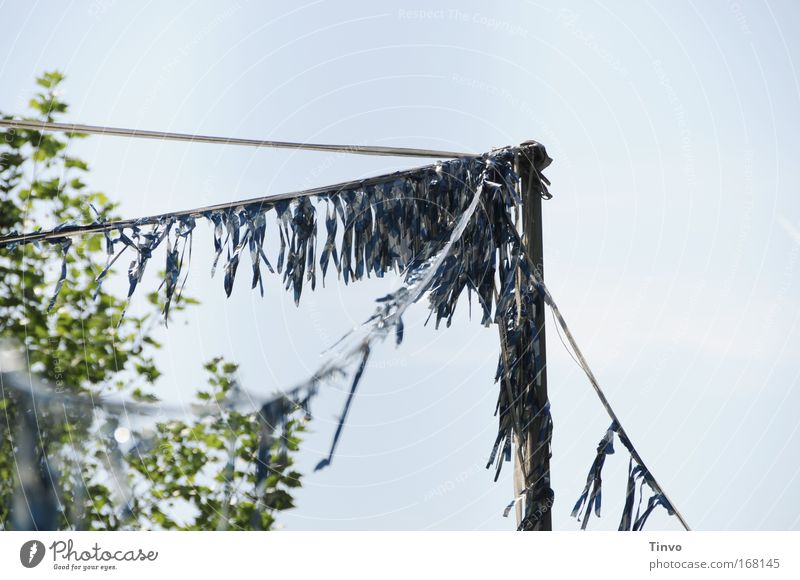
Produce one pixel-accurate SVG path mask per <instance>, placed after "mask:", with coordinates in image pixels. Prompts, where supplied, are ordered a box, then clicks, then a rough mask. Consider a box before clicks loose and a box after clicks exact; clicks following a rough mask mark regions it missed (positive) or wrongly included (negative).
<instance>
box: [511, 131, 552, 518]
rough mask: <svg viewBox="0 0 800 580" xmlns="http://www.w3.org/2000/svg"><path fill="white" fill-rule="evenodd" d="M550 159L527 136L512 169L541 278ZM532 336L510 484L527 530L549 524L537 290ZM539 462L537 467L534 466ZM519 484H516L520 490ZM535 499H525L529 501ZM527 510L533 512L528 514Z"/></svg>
mask: <svg viewBox="0 0 800 580" xmlns="http://www.w3.org/2000/svg"><path fill="white" fill-rule="evenodd" d="M549 163H550V158H549V157H548V156H547V153H546V152H545V149H544V147H543V146H542V145H540V144H539V143H536V142H535V141H527V142H525V143H523V144H522V145H521V148H520V155H519V157H518V165H517V170H518V171H519V175H520V178H521V180H522V200H523V216H522V224H523V236H522V243H523V250H524V251H525V253H526V254H527V256H528V259H529V260H530V263H531V264H533V267H534V268H535V269H536V271H537V272H538V273H539V276H540V277H541V279H542V280H544V252H543V245H542V193H543V185H542V182H541V179H540V173H539V172H540V171H541V170H542V169H544V168H545V167H546V166H547V165H548V164H549ZM535 309H536V337H538V347H539V352H538V353H537V354H538V357H537V358H538V359H539V369H537V372H536V375H535V379H534V383H533V385H526V386H525V390H526V391H529V390H530V389H531V388H532V389H533V393H531V396H530V397H528V396H526V397H524V400H525V403H524V404H525V405H526V406H527V407H528V408H527V409H525V412H524V416H527V417H532V419H533V420H532V421H531V422H530V425H529V427H528V429H527V432H526V434H525V435H526V436H525V437H524V441H523V442H522V444H523V445H524V447H525V449H524V456H525V459H526V462H525V463H526V464H527V466H528V473H525V470H524V469H523V467H524V466H522V465H520V462H519V460H518V459H517V455H516V454H515V465H514V482H515V488H517V487H518V486H519V484H520V483H522V482H524V489H526V490H528V491H527V493H526V498H525V504H526V505H524V506H523V502H519V503H518V504H517V507H518V509H517V524H518V526H519V525H520V524H521V523H523V522H527V523H525V525H523V526H522V529H525V530H531V531H550V530H552V529H553V523H552V517H551V508H552V506H553V495H552V491H551V488H550V441H549V438H548V439H547V440H546V441H545V442H544V443H542V442H540V433H542V432H543V430H544V429H546V427H547V426H546V425H545V422H549V421H550V413H549V403H548V397H547V343H546V340H545V304H544V299H543V297H542V296H540V295H538V294H537V295H536V299H535ZM534 338H535V337H531V345H530V346H531V348H534ZM536 466H542V469H541V470H539V469H536ZM520 492H521V490H517V489H515V493H517V494H519V493H520ZM529 501H530V502H534V501H535V505H527V504H528V502H529ZM531 510H535V511H536V512H537V513H535V514H534V516H533V518H531V513H529V512H530V511H531Z"/></svg>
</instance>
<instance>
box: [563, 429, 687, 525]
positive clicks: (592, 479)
mask: <svg viewBox="0 0 800 580" xmlns="http://www.w3.org/2000/svg"><path fill="white" fill-rule="evenodd" d="M615 433H616V434H617V435H619V440H620V442H621V443H622V444H623V445H624V446H625V448H626V449H627V450H628V451H629V452H630V454H631V458H630V460H629V462H628V485H627V492H626V495H625V506H624V508H623V510H622V519H621V520H620V523H619V530H620V531H635V532H636V531H641V530H642V529H643V528H644V525H645V523H646V522H647V518H649V517H650V514H651V513H653V510H654V509H655V508H656V507H658V506H659V505H661V506H664V508H665V509H666V510H667V513H668V514H669V515H674V514H675V511H674V510H673V508H672V506H671V505H670V503H669V500H668V499H667V498H666V496H665V495H664V493H663V492H662V491H661V488H660V486H659V485H658V483H657V482H656V481H655V479H654V478H653V476H652V475H651V474H650V472H649V471H648V470H647V468H646V467H645V466H644V465H642V464H640V463H639V462H638V460H637V459H635V458H636V457H637V456H638V454H637V453H636V451H635V450H634V448H633V445H632V444H631V442H630V440H629V439H628V437H627V435H625V432H624V431H623V430H622V429H621V428H620V426H619V423H617V422H616V421H614V422H612V423H611V426H610V427H609V428H608V430H607V431H606V434H605V435H604V436H603V439H602V440H601V441H600V444H599V445H598V446H597V456H596V457H595V460H594V462H593V463H592V467H591V468H590V469H589V475H588V477H587V478H586V487H585V488H584V489H583V493H582V494H581V496H580V498H578V501H577V503H576V504H575V507H574V508H573V510H572V517H576V518H578V519H580V518H581V512H582V514H583V515H582V517H583V523H582V524H581V529H582V530H585V529H586V525H587V523H588V522H589V516H590V515H591V512H592V508H594V512H595V515H596V516H597V517H600V499H601V487H602V478H601V472H602V470H603V464H604V463H605V459H606V455H611V454H612V453H614V445H613V443H614V434H615ZM637 482H638V490H637ZM645 484H647V486H648V487H649V488H650V489H651V491H652V492H653V495H652V496H651V497H650V499H649V500H648V502H647V507H646V508H645V510H644V512H641V507H642V499H643V497H644V493H643V488H644V485H645ZM637 495H638V496H639V503H638V507H637V508H636V515H635V516H634V514H633V506H634V503H636V496H637ZM587 499H588V501H587Z"/></svg>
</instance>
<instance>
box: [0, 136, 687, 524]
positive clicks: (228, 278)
mask: <svg viewBox="0 0 800 580" xmlns="http://www.w3.org/2000/svg"><path fill="white" fill-rule="evenodd" d="M536 147H538V148H539V149H538V151H539V153H540V154H539V155H538V159H540V160H549V158H548V157H547V155H546V153H545V152H544V148H543V147H542V146H541V145H539V144H536ZM519 155H520V149H518V148H513V147H506V148H501V149H496V150H493V151H491V152H489V153H486V154H483V155H479V156H474V157H463V158H458V159H453V160H450V161H444V162H439V163H436V164H433V165H429V166H426V167H422V168H418V169H414V170H408V171H403V172H398V173H395V174H391V175H384V176H378V177H375V178H370V179H365V180H358V181H351V182H346V183H342V184H337V185H334V186H329V187H323V188H315V189H311V190H304V191H301V192H294V193H291V194H282V195H278V196H267V197H261V198H255V199H251V200H244V201H240V202H232V203H226V204H220V205H216V206H208V207H204V208H198V209H193V210H186V211H181V212H173V213H167V214H161V215H156V216H150V217H146V218H140V219H137V220H121V221H115V222H103V221H102V220H100V219H98V220H96V221H95V222H94V223H91V224H83V225H79V224H61V225H59V226H57V227H55V228H53V229H52V230H47V231H37V232H33V233H28V234H19V233H10V234H7V235H5V236H1V237H0V247H6V248H8V249H10V248H13V247H15V246H16V245H18V244H26V243H36V244H40V243H43V242H44V243H48V244H50V245H53V246H55V247H57V248H58V250H59V252H60V253H61V256H62V270H61V276H60V277H59V279H58V281H57V282H56V288H55V292H54V295H53V297H52V299H51V301H50V305H49V306H50V308H52V307H53V306H54V305H55V304H56V303H57V300H58V294H59V290H60V289H61V287H62V286H63V284H64V283H65V280H66V265H67V261H68V259H69V255H70V250H71V247H72V239H73V238H74V237H75V236H79V235H86V234H102V235H103V236H104V238H105V242H106V243H105V246H106V254H107V263H106V265H105V267H104V268H103V270H102V271H101V273H100V274H99V275H98V277H97V284H98V285H99V284H101V283H102V282H103V280H104V279H105V277H106V276H107V274H108V272H110V271H111V268H112V266H113V265H114V264H115V263H116V262H117V261H118V260H119V259H120V257H122V256H123V254H126V255H128V256H129V257H130V259H131V261H130V265H129V267H128V282H129V289H128V298H129V299H130V298H131V297H132V296H133V295H134V293H135V291H136V290H137V288H138V287H139V285H140V282H141V281H142V278H143V275H144V272H145V269H146V267H147V265H148V264H149V262H150V260H151V259H152V258H153V256H154V255H155V252H156V250H157V249H158V248H159V247H165V251H164V255H165V259H164V270H165V275H164V278H163V280H162V282H161V286H160V287H161V288H162V289H163V293H164V304H165V305H164V312H163V313H164V315H165V318H166V317H167V315H168V313H169V308H170V304H171V303H172V301H173V300H178V299H180V295H181V291H182V288H183V287H184V285H185V284H186V280H187V277H188V270H189V265H190V263H191V251H192V250H191V248H192V236H193V232H194V230H195V228H196V225H197V223H198V221H199V220H205V221H207V222H208V223H210V224H211V225H212V227H213V244H214V254H215V256H214V259H213V263H212V266H211V274H212V276H213V275H214V274H215V272H216V271H217V269H221V270H222V271H223V288H224V291H225V293H226V295H227V296H230V294H231V291H232V289H233V284H234V281H235V278H236V274H237V272H238V270H239V267H240V265H241V262H242V259H243V257H244V256H249V261H250V273H251V275H250V286H251V288H253V289H255V288H256V287H258V288H259V291H260V292H261V294H262V295H263V293H264V287H263V275H264V274H263V272H262V267H263V268H264V269H266V271H268V272H270V273H271V274H275V275H279V276H281V278H282V282H283V285H284V287H285V288H286V290H287V291H290V292H292V294H293V297H294V300H295V303H299V301H300V298H301V296H302V291H303V288H304V286H308V285H310V287H311V290H314V289H315V287H316V284H317V282H321V283H323V284H324V282H325V278H326V275H327V273H328V270H329V269H330V268H331V265H332V266H333V269H335V270H336V273H337V276H338V277H339V278H340V279H343V280H344V282H345V284H349V283H350V282H352V281H357V280H362V279H364V278H368V277H370V276H372V275H374V276H376V277H383V276H384V275H386V274H387V273H391V272H394V273H396V274H399V275H401V276H403V278H404V281H405V284H404V285H403V286H402V287H401V288H400V289H399V290H398V291H396V292H394V293H392V294H390V295H388V296H385V297H383V298H381V299H379V300H378V307H377V310H376V313H375V314H374V315H373V316H372V317H371V318H370V319H369V320H368V321H367V322H366V323H365V324H364V325H363V326H361V327H359V328H358V329H356V330H355V331H353V332H351V333H349V334H348V335H347V336H346V340H343V341H341V342H340V343H338V344H337V345H336V347H335V348H334V352H335V356H332V357H331V359H330V360H329V361H328V362H327V363H325V364H323V366H322V367H321V368H320V369H319V370H318V371H317V373H315V374H314V376H313V377H312V378H311V379H310V380H309V381H308V383H307V384H306V385H305V386H304V389H302V390H301V391H302V393H304V396H305V399H304V401H303V402H299V401H297V400H292V398H291V397H285V396H283V397H278V398H275V399H272V400H270V401H268V402H266V403H264V404H263V405H262V411H261V415H262V417H264V419H265V425H267V427H265V428H264V429H263V431H262V439H263V445H261V447H262V448H263V449H264V450H268V449H269V447H270V446H271V441H272V439H271V437H273V435H272V429H271V428H270V426H274V425H277V424H279V423H280V422H281V420H282V417H285V416H286V415H287V414H288V413H290V412H293V411H294V410H296V409H297V408H298V406H300V407H303V406H306V405H307V402H308V400H309V399H310V398H311V397H312V396H313V395H314V394H315V393H316V387H317V385H318V384H319V382H320V381H321V380H323V379H327V378H330V377H332V376H342V375H351V377H352V378H351V381H352V382H351V387H350V392H349V394H348V398H347V402H346V404H345V407H344V409H343V412H342V415H341V417H340V421H339V425H338V427H337V430H336V433H335V435H334V437H333V441H332V444H331V449H330V452H329V455H328V457H326V458H324V459H323V460H322V461H320V462H319V464H318V465H317V469H321V468H323V467H325V466H327V465H330V463H331V461H332V459H333V456H334V453H335V449H336V445H337V443H338V440H339V437H340V435H341V431H342V428H343V425H344V423H345V421H346V417H347V414H348V411H349V409H350V405H351V403H352V400H353V397H354V395H355V392H356V389H357V386H358V384H359V381H360V380H361V378H362V376H363V373H364V370H365V368H366V363H367V361H368V358H369V356H370V353H371V352H372V346H373V343H374V342H375V341H376V340H382V339H384V338H385V337H386V336H388V335H389V334H394V336H395V338H396V341H397V343H398V344H399V343H400V342H401V341H402V339H403V333H404V330H403V321H402V316H403V313H404V312H405V310H406V309H407V308H408V307H409V306H410V305H411V304H412V303H414V302H417V301H418V300H419V299H420V298H421V297H422V296H423V295H424V294H426V293H427V295H428V300H429V308H430V316H429V319H430V318H433V319H434V321H435V325H436V327H437V328H438V327H439V325H440V323H441V322H442V321H444V322H445V324H446V325H447V326H449V325H450V323H451V321H452V318H453V315H454V313H455V310H456V307H457V303H458V301H459V298H461V297H462V296H463V295H465V294H466V296H467V298H468V302H469V305H470V311H471V305H472V297H473V295H474V296H475V297H476V301H477V303H478V307H479V311H480V313H481V323H482V324H483V325H484V326H489V325H491V324H496V325H498V326H499V327H500V328H501V336H502V342H503V345H502V346H503V348H502V349H501V355H500V357H499V361H498V368H497V374H496V377H495V379H496V382H498V383H499V384H500V389H499V395H498V403H497V410H496V414H497V415H498V434H497V437H496V439H495V442H494V445H493V447H492V450H491V453H490V456H489V462H488V464H487V467H489V466H491V465H492V464H493V463H495V464H496V474H495V479H497V477H498V476H499V474H500V470H501V467H502V464H503V463H504V462H505V461H509V460H510V459H511V450H512V442H514V440H515V439H516V444H517V447H518V448H522V449H526V448H528V446H527V438H528V437H534V438H535V439H536V441H535V443H536V444H537V445H541V446H545V447H546V448H547V449H548V450H549V445H550V440H551V437H552V421H551V420H550V406H549V403H548V404H546V405H545V406H544V407H543V408H535V407H534V408H533V410H532V411H531V405H530V404H529V403H530V402H529V401H527V400H524V397H525V396H530V395H531V394H532V395H534V396H535V394H536V392H535V388H536V387H535V381H533V383H534V386H533V392H531V391H530V390H528V391H525V392H523V391H521V390H520V385H530V384H531V383H532V381H531V374H533V376H535V373H537V372H539V371H540V370H541V368H542V365H541V359H540V355H539V353H540V349H539V344H538V340H539V338H538V332H537V328H538V326H537V322H539V319H538V317H542V316H544V313H543V312H537V309H536V306H535V303H536V299H537V298H538V297H544V300H545V302H546V303H547V304H548V305H549V306H550V307H551V309H553V311H554V313H556V314H557V316H560V314H558V310H557V308H556V307H555V304H554V302H553V301H552V298H551V297H550V295H549V292H548V291H547V289H546V287H545V286H544V284H543V282H542V280H541V278H540V277H539V276H538V274H537V273H536V272H535V269H533V268H532V267H531V265H530V262H529V260H528V258H527V256H526V253H525V252H524V250H523V245H522V240H521V238H520V235H519V230H520V225H521V224H520V223H519V217H518V216H519V213H520V212H519V209H520V208H521V206H522V203H523V200H522V195H521V188H520V178H519V176H518V174H517V166H518V158H519ZM544 166H546V163H543V164H540V165H539V166H537V167H536V170H537V176H538V177H539V184H538V192H537V194H539V195H542V197H544V198H549V197H550V194H549V193H548V191H547V187H546V185H545V183H546V179H545V178H544V177H543V176H542V175H541V169H543V167H544ZM315 202H316V203H315ZM322 204H324V206H325V213H324V216H318V211H319V210H318V209H317V208H318V206H321V205H322ZM323 220H324V231H321V230H322V228H321V227H318V226H320V222H322V221H323ZM269 223H274V224H276V225H275V227H274V228H271V227H268V224H269ZM268 234H269V235H270V236H275V237H277V240H278V243H279V250H278V255H277V257H274V258H273V260H272V261H271V260H270V259H269V258H268V256H267V255H266V253H265V251H264V245H265V240H266V239H267V235H268ZM271 239H272V238H271ZM465 290H466V292H465ZM562 320H563V319H562ZM563 327H564V328H565V329H566V325H565V324H564V325H563ZM569 336H571V334H570V335H569ZM573 348H574V350H575V351H576V352H579V351H578V350H577V346H576V345H573ZM581 358H582V357H581ZM584 362H585V361H584ZM585 369H588V366H586V367H585ZM587 374H589V375H590V379H593V376H591V373H590V371H589V372H588V373H587ZM593 386H594V387H595V389H596V391H597V392H598V395H600V396H601V401H603V402H604V405H605V406H606V409H607V411H609V413H610V414H611V416H612V418H613V421H614V423H613V424H612V429H610V430H609V433H611V435H610V436H609V435H608V434H607V437H606V438H604V441H606V439H608V442H607V443H601V448H598V459H596V460H595V464H593V466H592V470H591V471H590V474H589V480H588V481H587V486H586V489H585V490H584V493H583V494H582V496H581V499H580V500H579V502H578V504H577V505H576V509H575V511H574V513H575V514H577V513H578V512H580V510H581V509H582V507H583V506H584V504H585V506H586V512H585V514H584V516H583V527H584V528H585V527H586V523H587V520H588V512H589V511H590V510H591V509H592V508H594V510H595V513H596V514H597V515H599V513H600V469H601V468H602V465H603V461H604V459H605V456H606V455H608V454H609V453H611V452H612V447H611V445H610V440H611V439H612V438H613V433H614V432H616V433H618V434H619V436H620V440H621V441H622V442H623V444H624V445H625V446H626V448H627V449H628V450H629V452H630V453H631V464H630V468H629V474H630V475H629V484H628V494H629V497H628V498H627V499H626V506H625V511H624V513H623V521H622V523H621V525H620V529H641V527H642V526H643V525H644V523H645V521H646V519H647V517H648V516H649V514H650V513H651V512H652V511H653V509H654V508H655V507H656V506H658V505H662V506H664V507H666V508H667V510H668V511H669V513H671V514H672V513H676V512H675V510H674V508H673V507H672V504H671V503H670V502H669V501H668V500H667V499H666V495H665V494H664V493H663V491H662V488H661V486H660V485H658V483H657V482H656V480H655V479H654V478H653V476H652V474H651V473H650V472H649V471H648V470H647V469H646V468H645V467H644V463H643V462H642V461H641V457H640V456H639V454H638V453H637V452H636V451H635V449H634V448H633V445H631V444H630V440H629V439H628V437H627V435H625V433H624V430H622V428H621V426H620V425H619V422H618V420H617V419H616V416H615V415H614V414H613V411H612V410H611V408H610V405H608V402H607V400H605V397H604V396H603V395H602V391H600V390H599V386H597V384H596V381H593ZM301 391H298V392H297V393H298V394H299V393H300V392H301ZM542 416H544V417H545V418H546V420H545V421H543V422H541V423H540V424H541V425H542V427H541V430H540V432H538V433H533V434H532V433H529V431H530V429H529V428H528V427H529V426H530V425H531V423H532V422H533V420H534V418H536V417H539V418H541V417H542ZM259 455H261V453H260V454H259ZM522 459H523V460H529V459H530V458H525V457H523V458H522ZM262 460H263V461H262ZM265 462H266V460H265V458H263V457H262V458H261V460H260V464H261V463H265ZM260 464H259V465H258V466H257V469H258V470H260V471H258V473H259V474H261V475H262V477H260V478H257V479H258V481H259V484H261V483H263V480H264V477H265V476H263V474H264V473H265V471H264V469H265V467H264V466H263V465H260ZM529 467H530V468H532V469H531V471H532V472H536V471H537V470H538V471H539V472H540V473H541V474H542V475H543V476H544V475H546V471H547V470H546V469H545V467H544V465H538V466H529ZM543 476H542V477H538V478H536V480H535V481H534V483H532V484H531V486H532V487H531V488H529V489H526V490H524V491H523V495H524V496H525V497H526V498H527V500H528V501H526V513H525V516H524V518H523V520H522V522H521V524H520V529H530V528H531V526H532V524H533V523H534V522H535V519H536V518H537V517H539V516H540V515H541V513H543V512H542V510H543V509H545V508H544V504H545V503H546V502H552V497H553V493H552V490H551V489H550V488H549V477H543ZM637 481H638V483H639V485H638V489H639V495H640V503H641V490H642V487H643V485H644V484H647V485H648V487H650V489H651V490H652V492H653V497H651V498H650V500H649V502H648V506H647V508H646V509H645V511H644V513H643V514H641V515H640V514H638V513H637V516H636V517H635V518H634V517H633V516H632V506H633V503H634V500H633V495H631V492H630V489H631V487H632V486H633V488H634V489H636V483H637ZM518 499H519V498H515V500H514V502H512V505H513V504H514V503H515V502H516V501H517V500H518ZM628 500H629V501H628ZM629 503H630V507H629ZM507 512H508V509H507V510H506V514H507ZM537 514H538V515H537ZM679 517H680V516H679ZM680 519H681V522H682V523H683V524H684V525H685V522H684V520H683V519H682V518H680ZM623 524H625V525H624V526H623Z"/></svg>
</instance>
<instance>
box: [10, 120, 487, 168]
mask: <svg viewBox="0 0 800 580" xmlns="http://www.w3.org/2000/svg"><path fill="white" fill-rule="evenodd" d="M0 127H6V128H9V129H28V130H31V131H52V132H64V133H90V134H92V135H112V136H115V137H137V138H139V139H158V140H163V141H188V142H191V143H216V144H220V145H243V146H245V147H264V148H273V149H303V150H307V151H327V152H329V153H350V154H353V155H383V156H388V157H441V158H446V159H455V158H458V157H474V154H473V153H460V152H456V151H437V150H435V149H415V148H411V147H377V146H371V145H329V144H322V143H293V142H290V141H270V140H266V139H237V138H234V137H216V136H212V135H193V134H191V133H169V132H167V131H145V130H142V129H123V128H119V127H100V126H96V125H82V124H79V123H49V122H47V121H25V120H18V119H0Z"/></svg>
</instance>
